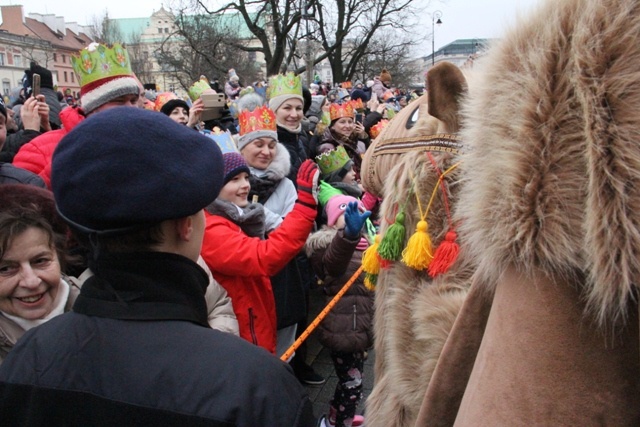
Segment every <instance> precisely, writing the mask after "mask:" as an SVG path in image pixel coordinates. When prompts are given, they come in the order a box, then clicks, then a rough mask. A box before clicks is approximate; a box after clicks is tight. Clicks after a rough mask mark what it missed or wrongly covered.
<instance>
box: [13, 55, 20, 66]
mask: <svg viewBox="0 0 640 427" xmlns="http://www.w3.org/2000/svg"><path fill="white" fill-rule="evenodd" d="M13 65H15V66H16V67H22V55H16V54H14V55H13Z"/></svg>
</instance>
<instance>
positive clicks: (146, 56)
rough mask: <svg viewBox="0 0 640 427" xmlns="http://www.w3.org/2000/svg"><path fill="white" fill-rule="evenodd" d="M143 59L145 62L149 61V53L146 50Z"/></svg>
mask: <svg viewBox="0 0 640 427" xmlns="http://www.w3.org/2000/svg"><path fill="white" fill-rule="evenodd" d="M142 58H143V59H144V60H145V61H147V60H149V52H147V51H146V50H145V51H144V52H142Z"/></svg>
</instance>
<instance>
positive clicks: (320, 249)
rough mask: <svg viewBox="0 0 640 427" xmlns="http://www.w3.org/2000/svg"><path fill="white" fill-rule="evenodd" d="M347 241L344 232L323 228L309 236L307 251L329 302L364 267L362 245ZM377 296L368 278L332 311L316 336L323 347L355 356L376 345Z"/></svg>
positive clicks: (348, 292)
mask: <svg viewBox="0 0 640 427" xmlns="http://www.w3.org/2000/svg"><path fill="white" fill-rule="evenodd" d="M359 241H360V238H358V239H356V240H350V239H347V238H346V237H345V236H344V232H343V231H342V230H338V229H335V228H329V227H323V228H322V229H321V230H320V231H318V232H316V233H313V234H312V235H311V236H309V239H308V240H307V243H306V245H305V251H306V253H307V256H308V257H309V260H310V261H311V266H312V267H313V270H314V271H315V273H316V274H317V275H318V278H319V279H320V280H322V282H323V286H324V291H325V293H326V295H327V301H330V300H331V299H333V297H334V296H335V295H336V294H337V293H338V292H339V291H340V289H342V287H343V286H344V284H345V283H346V282H347V281H348V280H349V279H350V278H351V276H353V274H354V273H355V272H356V271H357V270H358V268H359V267H360V264H361V263H362V251H360V250H357V249H356V246H358V242H359ZM373 301H374V293H373V292H371V291H369V290H368V289H367V288H366V287H365V286H364V274H360V276H359V277H358V279H357V280H356V281H355V282H354V283H353V285H351V287H350V288H349V290H348V291H347V292H346V293H345V294H344V295H343V296H342V298H340V300H339V301H338V303H337V304H336V305H335V307H333V308H332V309H331V311H330V312H329V314H328V315H327V317H325V318H324V320H323V321H322V322H321V323H320V325H319V326H318V329H317V330H316V334H317V337H318V339H319V340H320V343H322V345H324V346H325V347H327V348H330V349H331V350H335V351H341V352H348V353H354V352H356V351H365V350H367V349H369V348H370V347H371V346H372V345H373Z"/></svg>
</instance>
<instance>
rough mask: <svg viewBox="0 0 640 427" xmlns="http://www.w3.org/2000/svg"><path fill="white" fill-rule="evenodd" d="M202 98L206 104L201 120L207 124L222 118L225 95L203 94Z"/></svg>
mask: <svg viewBox="0 0 640 427" xmlns="http://www.w3.org/2000/svg"><path fill="white" fill-rule="evenodd" d="M200 97H201V98H202V101H203V102H204V110H202V116H201V117H200V120H202V121H204V122H206V121H207V120H213V119H219V118H220V117H222V111H223V110H224V106H225V100H224V93H203V94H202V95H201V96H200Z"/></svg>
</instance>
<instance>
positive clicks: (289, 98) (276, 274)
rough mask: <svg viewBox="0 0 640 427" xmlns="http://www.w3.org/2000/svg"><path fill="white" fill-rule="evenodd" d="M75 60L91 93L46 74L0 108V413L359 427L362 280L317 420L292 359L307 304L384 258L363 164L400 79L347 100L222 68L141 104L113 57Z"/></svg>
mask: <svg viewBox="0 0 640 427" xmlns="http://www.w3.org/2000/svg"><path fill="white" fill-rule="evenodd" d="M105 50H106V51H107V52H108V54H106V55H105V54H103V53H104V51H105ZM112 51H113V53H114V54H113V55H111V53H112ZM109 61H118V64H117V66H116V65H115V63H114V64H111V63H110V62H109ZM95 64H97V65H104V66H94V65H95ZM73 65H74V70H75V72H76V73H77V74H78V77H79V81H80V82H81V85H82V87H81V96H80V99H78V100H76V99H72V100H71V101H72V102H68V101H69V100H68V99H65V97H64V96H63V97H62V99H60V97H59V96H58V95H57V94H56V91H55V90H54V86H53V81H52V74H51V72H50V71H49V70H47V69H46V68H43V67H41V66H40V65H38V64H35V63H32V64H31V66H30V68H29V69H28V70H26V72H25V77H24V87H23V88H22V89H21V91H20V93H21V95H20V96H19V97H18V98H17V99H15V100H14V101H13V102H12V103H11V104H4V103H0V148H1V152H0V153H1V154H0V156H1V158H0V159H1V163H0V200H2V203H0V363H2V365H0V390H1V391H2V395H3V399H2V403H0V414H8V413H10V414H11V417H10V418H11V419H13V420H16V421H15V424H16V425H31V424H40V423H46V422H47V420H52V419H57V420H69V422H70V423H71V424H94V421H95V420H101V421H104V420H110V422H113V423H118V421H123V422H124V420H126V422H124V424H131V423H132V422H133V423H139V424H145V425H146V424H150V423H151V422H156V421H157V422H162V423H166V422H167V420H171V421H173V422H180V421H188V420H196V419H197V420H200V421H217V422H221V423H223V424H224V425H240V426H255V425H292V426H293V425H300V426H311V425H314V426H315V425H316V424H317V423H319V425H321V426H327V427H328V426H332V427H333V426H340V427H342V426H359V425H363V422H364V419H363V417H362V416H360V415H356V411H357V407H358V404H359V403H360V401H361V399H362V378H363V368H364V360H365V359H366V357H367V351H368V350H369V349H370V348H371V346H372V344H373V337H372V317H373V292H372V291H371V290H369V289H368V288H367V287H366V286H364V282H363V280H362V278H360V279H359V280H358V281H357V282H356V284H355V285H354V286H352V287H351V288H350V290H349V291H348V292H347V293H346V295H345V296H344V297H343V298H342V299H341V301H340V303H339V304H338V305H337V306H336V307H335V308H334V309H333V310H332V311H331V313H330V315H329V316H328V317H327V318H326V319H325V320H323V321H322V323H321V325H320V327H319V329H318V337H319V339H320V341H321V343H322V344H323V345H324V346H325V347H327V348H328V349H330V350H331V357H332V359H333V362H334V365H335V371H336V374H337V376H338V379H339V381H338V385H337V386H336V390H335V393H334V395H333V397H332V399H331V401H330V402H329V404H328V407H327V409H326V413H325V414H323V415H322V416H321V418H320V419H319V420H317V419H316V418H315V417H314V414H313V413H312V411H311V406H310V401H309V399H308V397H307V395H306V393H305V391H304V388H303V387H302V384H322V383H324V382H325V379H324V378H323V377H322V376H320V375H319V374H318V373H316V372H315V371H314V370H313V368H312V367H311V366H309V365H308V364H307V361H306V347H305V345H304V344H303V345H302V346H300V347H299V348H298V349H297V350H296V352H295V353H294V355H293V356H292V357H290V358H289V359H288V360H286V361H280V360H279V358H280V357H281V356H283V355H284V354H285V352H287V350H288V349H289V348H290V347H291V346H292V345H293V343H294V341H295V340H296V338H297V337H299V336H300V334H301V333H302V332H303V331H304V329H305V328H306V327H307V324H308V322H309V321H310V320H312V319H309V292H310V289H311V288H312V287H315V286H322V288H323V289H324V291H325V294H326V295H327V298H329V299H330V298H332V297H333V296H334V295H335V294H336V293H337V292H338V291H339V290H340V289H341V288H342V286H343V285H344V284H345V283H346V282H347V280H348V279H349V278H350V277H351V276H352V275H353V273H354V272H356V271H357V270H358V267H359V264H360V262H361V258H362V253H363V251H364V250H365V249H366V248H367V247H369V246H370V245H371V244H372V242H373V238H374V236H375V233H376V224H377V218H376V212H377V208H378V206H379V204H380V202H381V200H380V199H378V198H377V197H374V196H373V195H371V194H368V193H367V192H366V191H364V190H363V188H362V186H361V185H360V167H361V163H362V155H363V154H364V153H365V151H366V150H367V148H368V147H369V145H370V144H371V141H372V139H373V138H375V135H376V134H377V133H379V132H380V129H381V128H382V127H383V126H384V125H385V124H386V123H387V122H388V119H390V118H392V117H393V115H394V113H395V112H397V111H398V110H399V109H400V108H402V107H403V105H406V103H408V102H410V101H411V99H412V97H411V96H410V95H406V94H405V93H403V92H401V91H398V90H397V89H395V88H393V86H392V85H391V76H390V75H389V73H388V72H387V71H386V70H383V71H382V72H381V73H380V75H379V76H376V77H375V78H374V79H373V80H371V81H369V82H367V84H366V85H363V84H362V83H361V82H360V81H356V82H355V84H354V85H353V88H346V86H347V85H342V86H345V88H343V87H335V88H329V87H327V85H323V84H320V82H314V83H312V84H311V85H310V87H305V86H303V85H302V83H301V79H300V77H299V76H296V75H294V74H293V73H286V74H280V75H276V76H272V77H270V78H269V79H268V81H265V82H256V83H254V84H252V85H248V86H243V85H242V84H241V80H240V78H239V76H238V75H237V74H236V72H235V70H229V75H228V81H227V82H226V83H225V84H224V85H220V84H218V83H217V82H215V84H214V82H211V81H209V80H208V79H207V78H206V77H205V76H202V77H201V78H200V79H199V80H198V81H196V82H195V83H194V84H193V85H192V86H191V88H189V91H188V92H189V98H181V97H179V96H178V95H176V94H174V93H171V92H161V93H158V92H157V91H155V90H149V89H147V90H145V87H144V85H142V84H141V83H140V81H139V80H138V79H137V78H136V76H135V75H134V74H133V73H132V72H131V69H130V66H129V64H128V56H127V55H126V50H125V49H124V48H123V47H122V46H120V45H118V44H116V45H114V46H102V45H97V44H92V45H90V46H89V47H88V48H85V49H84V50H83V51H82V52H80V56H79V58H74V61H73ZM112 65H113V66H112ZM34 74H38V75H40V76H41V88H40V92H39V94H37V95H34V94H33V93H32V91H33V75H34ZM221 86H222V87H221ZM349 86H350V85H349ZM221 93H222V94H223V95H224V97H223V98H215V97H216V96H218V95H219V94H221ZM212 95H213V96H214V99H222V100H223V102H222V103H217V104H216V103H215V101H214V105H213V106H212V105H210V104H209V99H211V98H210V97H211V96H212ZM414 96H416V95H415V94H414ZM71 98H73V97H71ZM149 110H151V111H149ZM285 362H286V363H285ZM45 366H46V368H45ZM290 368H292V369H290ZM71 373H73V375H71ZM27 396H28V398H27ZM23 399H28V400H29V404H24V401H23ZM77 399H86V402H87V404H86V408H85V409H84V410H79V411H77V410H75V409H74V410H71V408H72V407H74V406H72V405H71V404H70V403H69V402H70V401H73V400H77ZM18 401H21V404H19V405H18V404H17V403H16V402H18ZM18 407H20V409H17V408H18ZM74 408H75V407H74ZM2 416H3V419H7V418H6V417H5V416H4V415H2ZM225 423H226V424H225ZM216 425H218V424H216Z"/></svg>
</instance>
